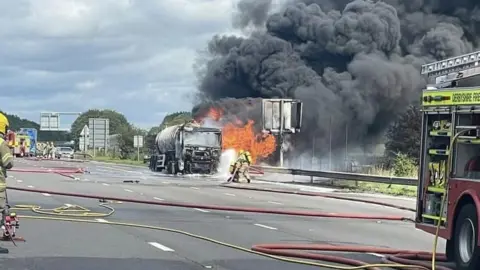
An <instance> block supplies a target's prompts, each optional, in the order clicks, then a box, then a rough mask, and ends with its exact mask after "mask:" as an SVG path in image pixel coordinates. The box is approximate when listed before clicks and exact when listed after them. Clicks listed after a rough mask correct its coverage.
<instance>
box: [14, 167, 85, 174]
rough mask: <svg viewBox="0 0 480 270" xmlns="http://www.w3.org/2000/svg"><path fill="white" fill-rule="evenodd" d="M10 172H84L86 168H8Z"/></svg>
mask: <svg viewBox="0 0 480 270" xmlns="http://www.w3.org/2000/svg"><path fill="white" fill-rule="evenodd" d="M8 171H9V172H23V173H58V174H67V173H83V172H84V169H82V168H71V167H60V168H59V167H56V168H45V169H22V168H13V169H11V170H8Z"/></svg>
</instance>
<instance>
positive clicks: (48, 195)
mask: <svg viewBox="0 0 480 270" xmlns="http://www.w3.org/2000/svg"><path fill="white" fill-rule="evenodd" d="M42 195H43V196H47V197H50V196H52V195H50V194H48V193H42Z"/></svg>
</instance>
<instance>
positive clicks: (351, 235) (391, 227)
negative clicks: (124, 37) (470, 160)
mask: <svg viewBox="0 0 480 270" xmlns="http://www.w3.org/2000/svg"><path fill="white" fill-rule="evenodd" d="M15 165H16V168H18V169H25V170H27V169H38V170H44V169H48V168H59V167H66V166H70V167H78V166H81V167H84V166H86V167H87V170H88V171H89V173H86V174H75V175H74V177H73V178H69V177H65V176H63V175H58V174H47V173H25V172H10V173H9V178H8V184H9V186H11V187H17V188H26V189H36V190H50V191H55V192H67V193H85V194H102V195H103V196H106V197H121V198H127V199H136V200H151V201H157V202H179V203H181V202H183V203H193V204H198V205H217V206H232V207H243V208H263V209H267V210H273V211H276V210H285V211H305V212H307V211H309V212H312V211H315V212H325V213H356V214H368V215H388V216H404V217H406V218H413V216H414V213H413V212H411V211H406V210H399V209H393V208H390V207H385V206H378V205H371V204H366V203H358V202H351V201H344V200H334V199H328V198H321V197H311V196H300V195H290V194H278V193H270V192H262V191H252V190H241V189H231V188H225V187H222V186H221V185H222V183H224V182H225V178H224V177H218V178H205V177H181V176H177V177H173V176H165V175H163V174H161V173H154V172H150V171H148V169H147V168H136V167H130V166H121V165H115V164H105V163H98V162H88V163H71V162H66V161H33V160H26V159H16V164H15ZM132 180H134V181H137V180H138V181H139V183H124V181H132ZM240 186H241V185H240ZM248 186H249V187H262V188H272V189H278V188H282V189H285V188H288V189H297V190H298V191H299V190H300V189H305V187H304V186H301V187H300V186H299V187H295V186H293V187H292V186H288V187H286V186H284V185H282V186H280V185H276V184H269V183H257V182H255V181H254V182H252V184H251V185H248ZM323 191H325V192H331V190H329V189H324V190H323ZM8 195H9V198H10V204H12V205H17V206H21V207H27V206H29V205H37V206H41V207H42V209H54V208H58V207H62V206H63V207H65V209H67V208H70V209H77V208H74V207H75V206H81V207H84V208H86V209H88V210H89V211H91V212H102V213H106V212H108V209H104V208H103V207H102V206H100V205H99V201H98V200H93V199H83V198H75V197H65V196H57V195H54V194H50V193H47V192H44V193H26V192H20V191H15V190H10V191H9V193H8ZM348 196H349V197H358V198H362V199H375V200H377V201H382V202H386V203H393V204H398V205H405V206H409V207H412V208H414V201H413V200H412V199H405V198H393V197H388V196H375V197H371V198H370V196H366V195H361V194H357V195H355V194H354V195H352V194H349V195H348ZM109 205H110V206H111V207H113V208H114V209H115V213H114V214H113V215H111V216H108V217H103V216H98V217H96V216H92V217H91V218H90V217H86V218H87V219H88V220H92V221H96V222H97V223H98V224H84V223H73V222H65V221H51V220H36V219H21V220H20V222H21V225H20V229H19V233H18V234H19V235H21V236H23V237H25V238H26V240H27V242H26V243H17V245H18V246H17V247H15V246H13V244H12V243H9V242H2V243H1V244H3V246H5V247H7V248H9V249H10V254H8V255H0V267H2V269H12V270H17V269H18V270H20V269H22V270H23V269H49V270H56V269H66V267H68V268H69V269H96V270H100V269H116V270H119V269H125V270H127V269H128V270H131V269H142V270H149V269H178V270H183V269H185V270H189V269H231V270H243V269H245V270H247V269H248V270H251V269H259V270H263V269H265V270H267V269H279V270H283V269H324V268H322V267H320V268H319V267H316V266H308V265H301V264H294V263H287V262H281V261H278V260H274V259H271V258H266V257H262V256H258V255H255V254H250V253H247V252H244V251H239V250H235V249H233V248H231V247H226V246H221V245H218V244H214V243H211V242H207V241H204V240H200V239H195V238H192V237H189V236H185V235H179V234H175V233H172V232H166V231H155V230H147V229H142V228H132V227H122V226H113V225H110V224H109V223H114V222H125V223H138V224H145V225H150V226H161V227H167V228H172V229H176V230H181V231H185V232H189V233H192V234H195V235H201V236H203V237H208V238H211V239H215V240H218V241H221V242H225V243H229V244H232V245H236V246H240V247H244V248H248V249H249V248H250V247H251V246H253V245H256V244H261V243H275V244H312V243H314V244H329V245H368V246H374V247H392V248H396V249H409V250H420V251H430V250H431V249H432V241H433V237H432V236H431V235H428V234H426V233H423V232H421V231H419V230H415V229H414V226H413V224H412V223H410V222H402V221H385V220H358V219H333V218H317V217H301V216H286V215H272V214H261V213H245V212H232V211H220V210H209V209H202V208H177V207H166V206H156V205H144V204H133V203H126V202H118V201H115V202H112V203H111V204H109ZM18 213H19V214H20V215H36V214H33V213H31V211H30V210H20V211H18ZM57 213H58V211H57ZM64 213H75V212H71V211H70V212H69V211H65V212H64ZM41 216H45V215H41ZM444 244H445V243H444V241H440V243H439V247H438V250H439V251H440V252H443V251H444ZM329 254H331V253H329ZM342 256H344V257H346V258H351V259H355V260H361V261H365V262H369V263H378V262H380V260H381V255H380V254H356V253H349V254H343V253H342ZM325 269H326V268H325Z"/></svg>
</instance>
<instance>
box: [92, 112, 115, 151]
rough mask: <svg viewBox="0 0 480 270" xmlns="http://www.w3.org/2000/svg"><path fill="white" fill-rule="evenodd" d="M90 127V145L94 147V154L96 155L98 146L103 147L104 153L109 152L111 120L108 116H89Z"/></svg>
mask: <svg viewBox="0 0 480 270" xmlns="http://www.w3.org/2000/svg"><path fill="white" fill-rule="evenodd" d="M88 128H89V130H90V136H89V145H90V146H91V147H92V148H93V156H95V155H96V151H97V148H98V147H103V150H104V153H105V154H107V148H108V137H109V136H110V120H109V119H107V118H89V119H88Z"/></svg>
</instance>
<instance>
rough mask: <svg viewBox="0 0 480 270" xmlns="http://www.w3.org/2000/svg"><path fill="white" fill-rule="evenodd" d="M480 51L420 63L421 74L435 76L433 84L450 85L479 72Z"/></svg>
mask: <svg viewBox="0 0 480 270" xmlns="http://www.w3.org/2000/svg"><path fill="white" fill-rule="evenodd" d="M479 61H480V51H477V52H473V53H468V54H464V55H460V56H456V57H452V58H448V59H444V60H440V61H437V62H433V63H429V64H425V65H422V69H421V74H422V75H426V76H428V77H430V78H435V79H436V82H435V85H438V86H440V87H441V86H442V85H444V87H445V86H446V87H450V86H451V85H449V84H451V83H452V82H453V81H456V80H459V79H464V78H468V77H472V76H476V75H479V74H480V65H479Z"/></svg>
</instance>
